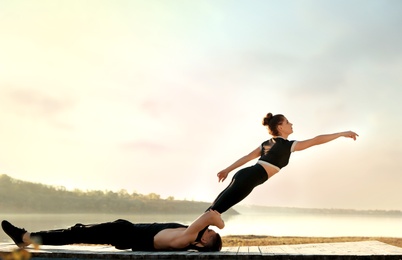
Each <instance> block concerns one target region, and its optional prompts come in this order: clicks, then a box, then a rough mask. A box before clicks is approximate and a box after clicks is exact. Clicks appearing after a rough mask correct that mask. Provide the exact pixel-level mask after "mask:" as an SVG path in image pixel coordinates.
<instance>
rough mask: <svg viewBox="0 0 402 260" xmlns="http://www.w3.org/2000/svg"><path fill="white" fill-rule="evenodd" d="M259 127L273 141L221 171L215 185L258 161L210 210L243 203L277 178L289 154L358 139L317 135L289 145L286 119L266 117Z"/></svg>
mask: <svg viewBox="0 0 402 260" xmlns="http://www.w3.org/2000/svg"><path fill="white" fill-rule="evenodd" d="M262 124H263V125H264V126H266V127H267V128H268V132H269V134H270V135H272V138H271V139H269V140H267V141H265V142H263V143H262V144H261V145H260V146H259V147H258V148H256V149H255V150H253V151H252V152H250V153H249V154H247V155H245V156H243V157H241V158H240V159H238V160H237V161H235V162H234V163H233V164H231V165H230V166H229V167H227V168H226V169H224V170H222V171H220V172H219V173H218V174H217V175H218V179H219V180H218V181H222V182H223V181H224V180H225V179H226V178H227V176H228V174H229V173H230V172H231V171H233V170H234V169H236V168H238V167H240V166H242V165H244V164H245V163H247V162H249V161H251V160H253V159H256V158H258V157H259V160H258V161H257V163H256V164H255V165H253V166H250V167H247V168H244V169H241V170H239V171H238V172H237V173H236V174H235V175H234V176H233V178H232V181H231V182H230V184H229V185H228V186H227V187H226V189H224V190H223V191H222V192H221V193H220V194H219V195H218V197H217V198H216V199H215V201H214V202H213V203H212V205H211V206H210V207H209V209H213V210H216V211H218V212H219V213H223V212H225V211H227V210H228V209H229V208H231V207H232V206H233V205H235V204H237V203H239V202H240V201H242V200H243V199H244V198H245V197H247V196H248V195H249V194H250V193H251V191H252V190H253V189H254V188H255V187H256V186H258V185H260V184H262V183H264V182H265V181H266V180H268V179H269V178H271V177H272V176H274V175H275V174H277V173H278V172H279V171H280V169H281V168H283V167H285V166H286V165H287V164H288V162H289V157H290V154H291V153H292V152H295V151H302V150H304V149H307V148H310V147H312V146H314V145H319V144H324V143H328V142H330V141H333V140H335V139H337V138H338V137H348V138H352V139H353V140H356V137H357V136H358V135H357V134H356V133H354V132H352V131H346V132H341V133H334V134H326V135H319V136H316V137H314V138H312V139H308V140H304V141H289V140H288V139H287V138H288V137H289V135H290V134H291V133H293V129H292V123H290V122H289V121H288V120H287V119H286V117H285V116H283V115H281V114H278V115H272V113H268V114H267V115H266V116H265V117H264V119H263V121H262Z"/></svg>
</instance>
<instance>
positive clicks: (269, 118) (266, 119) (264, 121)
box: [262, 113, 273, 126]
mask: <svg viewBox="0 0 402 260" xmlns="http://www.w3.org/2000/svg"><path fill="white" fill-rule="evenodd" d="M272 117H273V115H272V113H268V114H267V115H266V116H265V117H264V119H263V120H262V125H265V126H267V125H268V124H269V121H271V119H272Z"/></svg>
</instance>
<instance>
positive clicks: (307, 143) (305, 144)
mask: <svg viewBox="0 0 402 260" xmlns="http://www.w3.org/2000/svg"><path fill="white" fill-rule="evenodd" d="M358 136H359V135H358V134H356V133H355V132H352V131H345V132H340V133H334V134H326V135H318V136H316V137H314V138H311V139H308V140H304V141H298V142H297V143H296V144H295V147H294V151H301V150H304V149H307V148H309V147H312V146H315V145H319V144H325V143H328V142H330V141H333V140H335V139H337V138H339V137H348V138H352V139H353V140H356V138H357V137H358Z"/></svg>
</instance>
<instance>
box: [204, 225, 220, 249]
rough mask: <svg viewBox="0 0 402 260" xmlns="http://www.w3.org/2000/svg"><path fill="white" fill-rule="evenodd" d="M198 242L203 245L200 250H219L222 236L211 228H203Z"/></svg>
mask: <svg viewBox="0 0 402 260" xmlns="http://www.w3.org/2000/svg"><path fill="white" fill-rule="evenodd" d="M200 242H201V244H202V245H203V247H202V249H201V250H200V251H210V252H211V251H221V248H222V238H221V236H220V235H219V234H218V233H216V232H215V231H213V230H212V229H209V228H208V229H207V230H205V232H204V234H203V235H202V237H201V241H200Z"/></svg>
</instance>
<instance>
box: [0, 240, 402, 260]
mask: <svg viewBox="0 0 402 260" xmlns="http://www.w3.org/2000/svg"><path fill="white" fill-rule="evenodd" d="M24 257H25V258H24ZM29 258H31V259H36V260H45V259H46V260H49V259H74V260H84V259H92V260H95V259H96V260H98V259H99V260H100V259H165V260H168V259H272V260H277V259H278V260H302V259H303V260H314V259H325V260H335V259H342V260H345V259H354V260H355V259H367V260H368V259H370V260H371V259H381V260H396V259H398V260H402V248H400V247H396V246H392V245H388V244H385V243H382V242H378V241H363V242H347V243H323V244H302V245H281V246H251V247H224V248H223V249H222V251H221V252H214V253H199V252H192V251H186V252H133V251H131V250H117V249H115V248H114V247H111V246H103V245H94V246H84V245H69V246H41V247H40V248H39V249H37V250H36V249H34V248H32V247H28V248H27V249H26V251H18V248H17V246H16V245H15V244H11V243H2V244H0V259H2V260H12V259H20V260H22V259H29Z"/></svg>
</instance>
